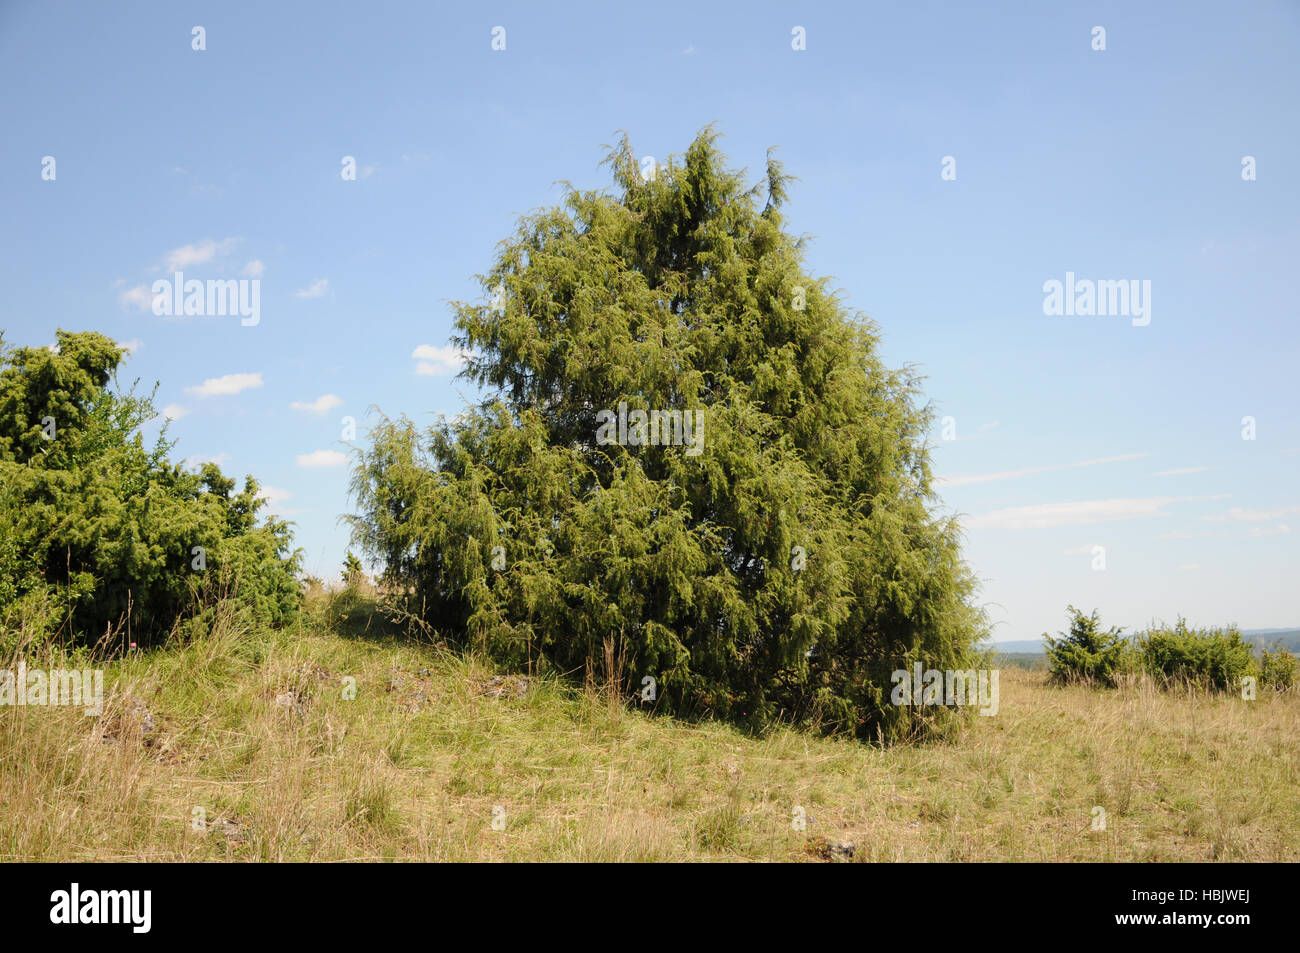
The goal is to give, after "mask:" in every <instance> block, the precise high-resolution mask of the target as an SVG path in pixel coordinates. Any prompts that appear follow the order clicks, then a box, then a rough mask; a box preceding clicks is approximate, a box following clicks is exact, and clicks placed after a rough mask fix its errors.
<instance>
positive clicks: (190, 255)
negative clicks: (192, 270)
mask: <svg viewBox="0 0 1300 953" xmlns="http://www.w3.org/2000/svg"><path fill="white" fill-rule="evenodd" d="M238 244H239V239H238V238H226V239H222V240H221V241H219V242H216V241H213V240H212V239H211V238H205V239H203V240H202V241H199V242H195V243H194V244H192V245H182V246H181V247H180V248H173V249H172V250H171V251H169V252H168V253H167V254H166V255H165V256H164V258H163V262H164V264H165V265H166V266H167V270H168V271H184V270H185V269H186V268H189V267H191V266H193V265H206V264H207V263H208V262H210V261H212V260H213V259H214V258H216V257H217V256H218V255H228V254H230V252H231V251H233V250H234V247H235V246H236V245H238Z"/></svg>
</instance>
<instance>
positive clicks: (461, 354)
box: [411, 344, 472, 376]
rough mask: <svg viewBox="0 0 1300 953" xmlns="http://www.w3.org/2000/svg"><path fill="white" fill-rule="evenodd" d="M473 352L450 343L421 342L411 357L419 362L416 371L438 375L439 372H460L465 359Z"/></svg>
mask: <svg viewBox="0 0 1300 953" xmlns="http://www.w3.org/2000/svg"><path fill="white" fill-rule="evenodd" d="M471 353H472V352H470V351H466V350H464V349H462V348H458V347H453V346H452V345H450V344H448V345H446V346H445V347H434V346H433V345H432V344H421V345H420V346H419V347H417V348H416V349H415V350H414V351H412V352H411V357H413V358H415V359H416V360H417V361H418V362H419V363H418V364H416V365H415V373H417V374H427V375H430V376H437V375H439V374H455V373H457V372H459V371H460V369H461V368H462V367H464V366H465V360H466V358H468V357H470V356H471Z"/></svg>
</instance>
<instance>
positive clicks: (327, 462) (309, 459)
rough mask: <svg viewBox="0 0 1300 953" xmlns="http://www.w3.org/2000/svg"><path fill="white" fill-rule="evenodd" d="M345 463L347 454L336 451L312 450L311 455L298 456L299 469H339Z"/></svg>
mask: <svg viewBox="0 0 1300 953" xmlns="http://www.w3.org/2000/svg"><path fill="white" fill-rule="evenodd" d="M347 462H348V458H347V454H343V453H339V452H338V451H337V450H313V451H312V452H311V453H300V454H298V466H300V467H341V466H343V464H345V463H347Z"/></svg>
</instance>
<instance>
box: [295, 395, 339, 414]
mask: <svg viewBox="0 0 1300 953" xmlns="http://www.w3.org/2000/svg"><path fill="white" fill-rule="evenodd" d="M341 403H343V400H342V398H340V397H338V396H336V395H334V394H321V395H320V396H319V397H317V398H316V399H315V400H313V401H310V402H308V401H303V400H295V401H294V402H293V403H292V404H290V405H289V407H290V408H292V409H293V410H304V411H306V412H307V413H309V414H323V413H325V412H326V411H328V410H329V409H330V408H331V407H337V406H339V404H341Z"/></svg>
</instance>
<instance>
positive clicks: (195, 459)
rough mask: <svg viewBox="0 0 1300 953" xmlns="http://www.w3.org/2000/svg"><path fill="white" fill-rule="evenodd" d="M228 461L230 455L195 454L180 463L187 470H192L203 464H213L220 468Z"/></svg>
mask: <svg viewBox="0 0 1300 953" xmlns="http://www.w3.org/2000/svg"><path fill="white" fill-rule="evenodd" d="M229 459H230V454H228V453H214V454H202V453H196V454H194V456H192V457H186V458H185V459H184V460H182V461H181V463H182V464H183V465H184V466H186V467H188V468H189V469H191V470H193V469H195V468H197V467H201V466H203V464H205V463H215V464H216V465H217V466H221V465H222V464H224V463H225V462H226V461H227V460H229Z"/></svg>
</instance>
